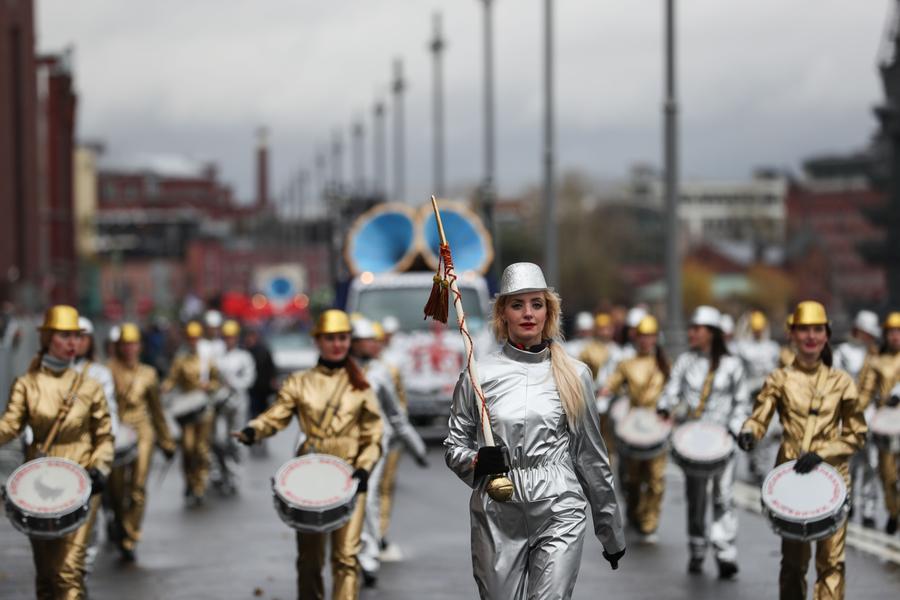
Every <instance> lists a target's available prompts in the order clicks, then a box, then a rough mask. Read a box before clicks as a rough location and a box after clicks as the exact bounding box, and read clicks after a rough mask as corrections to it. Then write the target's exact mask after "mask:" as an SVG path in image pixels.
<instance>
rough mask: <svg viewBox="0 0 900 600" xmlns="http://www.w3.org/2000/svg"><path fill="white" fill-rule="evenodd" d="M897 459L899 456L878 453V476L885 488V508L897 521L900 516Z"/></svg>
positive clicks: (883, 452) (882, 452) (881, 451)
mask: <svg viewBox="0 0 900 600" xmlns="http://www.w3.org/2000/svg"><path fill="white" fill-rule="evenodd" d="M897 458H898V455H897V454H892V453H890V452H885V451H883V450H879V451H878V474H879V475H880V476H881V484H882V485H883V486H884V507H885V509H886V510H887V512H888V515H889V516H891V517H893V518H895V519H896V518H897V517H898V516H900V491H898V489H897V479H898V476H900V475H898V469H900V461H898V460H897Z"/></svg>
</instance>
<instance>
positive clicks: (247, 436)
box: [238, 427, 256, 446]
mask: <svg viewBox="0 0 900 600" xmlns="http://www.w3.org/2000/svg"><path fill="white" fill-rule="evenodd" d="M238 441H239V442H240V443H242V444H244V445H245V446H252V445H253V442H255V441H256V430H255V429H253V428H252V427H244V428H243V429H241V437H239V438H238Z"/></svg>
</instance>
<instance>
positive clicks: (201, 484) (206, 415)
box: [160, 321, 219, 507]
mask: <svg viewBox="0 0 900 600" xmlns="http://www.w3.org/2000/svg"><path fill="white" fill-rule="evenodd" d="M184 333H185V338H186V341H187V349H186V350H185V351H183V352H182V353H181V354H179V355H178V356H176V357H175V360H174V361H172V366H171V368H170V369H169V373H168V375H167V376H166V379H165V381H163V383H162V386H161V389H160V391H161V392H162V393H167V392H171V391H173V390H177V391H178V392H179V393H182V394H187V393H190V392H196V391H201V392H203V393H205V394H209V393H212V392H214V391H215V390H216V389H218V387H219V372H218V369H217V368H216V366H215V365H213V364H206V363H204V362H203V361H202V360H201V358H200V355H199V354H198V353H197V345H198V343H199V341H200V336H202V335H203V326H202V325H200V323H198V322H197V321H191V322H189V323H188V324H187V326H186V327H185V328H184ZM177 419H178V424H179V425H180V426H181V459H182V468H183V470H184V480H185V481H184V483H185V487H184V497H185V504H186V505H187V506H188V507H194V506H199V505H201V504H203V495H204V494H205V493H206V485H207V481H208V479H209V436H210V430H211V428H212V412H211V411H210V410H209V408H208V406H207V404H205V403H204V404H203V405H202V406H201V407H200V408H199V409H197V410H194V411H191V412H190V413H189V414H187V415H178V416H177Z"/></svg>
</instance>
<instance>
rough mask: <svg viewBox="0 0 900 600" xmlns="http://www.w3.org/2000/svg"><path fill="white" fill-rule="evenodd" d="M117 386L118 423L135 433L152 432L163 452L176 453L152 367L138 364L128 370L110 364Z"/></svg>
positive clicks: (120, 364)
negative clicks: (132, 429) (148, 429)
mask: <svg viewBox="0 0 900 600" xmlns="http://www.w3.org/2000/svg"><path fill="white" fill-rule="evenodd" d="M109 370H110V371H111V372H112V375H113V382H114V383H115V386H116V401H117V403H118V407H119V420H121V421H122V422H123V423H125V424H126V425H130V426H132V427H134V429H135V430H136V431H139V432H140V431H142V430H143V429H145V428H152V429H151V431H153V432H155V433H156V441H157V442H158V443H159V445H160V447H162V448H163V449H165V450H175V442H174V441H173V440H172V435H171V434H170V432H169V426H168V425H167V424H166V418H165V416H164V415H163V409H162V404H161V402H160V399H159V378H158V377H157V376H156V371H155V370H154V369H153V367H151V366H149V365H145V364H138V365H137V366H135V367H134V368H130V367H128V366H127V365H125V363H123V362H121V361H118V360H111V361H110V362H109Z"/></svg>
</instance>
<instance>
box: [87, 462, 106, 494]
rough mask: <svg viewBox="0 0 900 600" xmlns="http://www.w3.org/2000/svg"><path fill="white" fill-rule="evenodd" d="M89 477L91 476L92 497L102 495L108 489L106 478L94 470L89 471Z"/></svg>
mask: <svg viewBox="0 0 900 600" xmlns="http://www.w3.org/2000/svg"><path fill="white" fill-rule="evenodd" d="M88 475H90V476H91V496H94V495H96V494H102V493H103V490H104V489H105V488H106V476H105V475H104V474H103V473H101V472H100V471H99V470H97V469H94V468H91V469H88Z"/></svg>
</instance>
